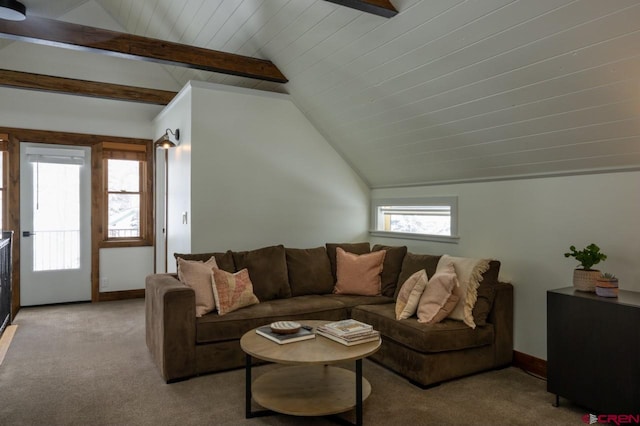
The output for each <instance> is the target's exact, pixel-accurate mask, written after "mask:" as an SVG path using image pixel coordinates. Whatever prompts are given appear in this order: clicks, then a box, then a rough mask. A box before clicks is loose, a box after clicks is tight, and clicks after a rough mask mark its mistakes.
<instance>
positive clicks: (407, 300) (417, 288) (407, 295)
mask: <svg viewBox="0 0 640 426" xmlns="http://www.w3.org/2000/svg"><path fill="white" fill-rule="evenodd" d="M427 282H429V278H428V277H427V271H425V270H424V269H421V270H419V271H418V272H416V273H415V274H413V275H411V276H410V277H409V278H408V279H407V280H406V281H405V282H404V283H403V284H402V286H400V291H399V292H398V298H397V299H396V319H398V320H401V319H407V318H410V317H412V316H413V315H414V314H415V313H416V311H417V310H418V302H420V297H421V296H422V293H423V292H424V289H425V288H426V287H427Z"/></svg>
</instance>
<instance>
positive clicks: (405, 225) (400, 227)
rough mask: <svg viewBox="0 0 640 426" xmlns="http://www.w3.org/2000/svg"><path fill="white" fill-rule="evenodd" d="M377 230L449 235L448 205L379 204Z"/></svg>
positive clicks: (449, 213)
mask: <svg viewBox="0 0 640 426" xmlns="http://www.w3.org/2000/svg"><path fill="white" fill-rule="evenodd" d="M378 217H379V218H380V220H379V221H378V230H380V231H389V232H407V233H411V234H427V235H445V236H451V207H450V206H380V207H378Z"/></svg>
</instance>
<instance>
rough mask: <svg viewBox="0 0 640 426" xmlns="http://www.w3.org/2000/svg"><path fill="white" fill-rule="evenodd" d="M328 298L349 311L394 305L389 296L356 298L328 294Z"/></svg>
mask: <svg viewBox="0 0 640 426" xmlns="http://www.w3.org/2000/svg"><path fill="white" fill-rule="evenodd" d="M323 297H326V298H328V299H331V300H335V301H338V302H340V303H341V304H342V305H343V306H344V307H346V308H348V309H349V312H351V308H354V307H356V306H360V305H379V304H384V303H393V299H392V298H391V297H387V296H356V295H353V294H327V295H324V296H323Z"/></svg>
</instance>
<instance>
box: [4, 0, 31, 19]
mask: <svg viewBox="0 0 640 426" xmlns="http://www.w3.org/2000/svg"><path fill="white" fill-rule="evenodd" d="M26 18H27V8H26V6H25V5H24V4H22V3H20V2H19V1H16V0H0V19H6V20H8V21H23V20H25V19H26Z"/></svg>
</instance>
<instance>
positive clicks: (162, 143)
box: [154, 129, 180, 149]
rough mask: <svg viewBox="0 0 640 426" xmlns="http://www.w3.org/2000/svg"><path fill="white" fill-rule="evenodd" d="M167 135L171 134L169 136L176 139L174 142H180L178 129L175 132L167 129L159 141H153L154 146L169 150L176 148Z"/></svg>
mask: <svg viewBox="0 0 640 426" xmlns="http://www.w3.org/2000/svg"><path fill="white" fill-rule="evenodd" d="M169 133H171V135H173V137H175V138H176V141H178V140H180V129H176V131H175V132H174V131H173V130H171V129H167V130H165V132H164V135H162V137H161V138H160V139H158V140H157V141H155V143H154V145H155V147H156V148H162V149H169V148H175V147H176V144H175V142H173V141H172V140H171V137H170V136H169Z"/></svg>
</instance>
